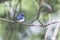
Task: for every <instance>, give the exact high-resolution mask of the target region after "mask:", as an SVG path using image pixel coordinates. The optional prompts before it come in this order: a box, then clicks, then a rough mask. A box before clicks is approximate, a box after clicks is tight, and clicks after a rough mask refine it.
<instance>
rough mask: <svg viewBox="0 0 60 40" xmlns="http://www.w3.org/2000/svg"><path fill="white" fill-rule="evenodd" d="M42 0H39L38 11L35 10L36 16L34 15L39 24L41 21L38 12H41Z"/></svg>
mask: <svg viewBox="0 0 60 40" xmlns="http://www.w3.org/2000/svg"><path fill="white" fill-rule="evenodd" d="M42 1H43V0H39V10H38V12H37V17H36V19H38V21H39V23H40V24H41V25H43V23H42V22H41V21H40V20H39V16H40V12H41V7H42V5H41V4H42Z"/></svg>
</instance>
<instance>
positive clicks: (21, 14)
mask: <svg viewBox="0 0 60 40" xmlns="http://www.w3.org/2000/svg"><path fill="white" fill-rule="evenodd" d="M24 20H25V17H24V13H20V14H19V15H18V16H17V22H24Z"/></svg>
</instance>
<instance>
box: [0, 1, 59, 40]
mask: <svg viewBox="0 0 60 40" xmlns="http://www.w3.org/2000/svg"><path fill="white" fill-rule="evenodd" d="M39 1H41V0H0V18H5V19H10V20H14V21H15V19H16V16H17V15H18V14H19V13H20V12H23V13H24V15H25V18H26V19H25V22H26V23H28V24H29V23H31V24H32V23H33V21H34V19H35V18H36V16H37V11H38V9H39ZM44 1H45V2H46V3H47V4H49V5H50V6H51V7H52V12H48V9H47V8H46V7H45V6H44V5H43V4H42V5H43V6H42V8H41V11H40V16H39V20H41V22H42V23H43V24H46V23H47V22H48V21H49V20H51V19H55V18H58V19H59V18H60V0H44ZM6 2H8V3H9V2H10V6H11V7H16V9H15V12H14V15H15V16H14V17H12V18H11V17H10V15H9V11H10V9H8V6H6V4H5V3H6ZM8 3H7V5H8ZM11 15H13V14H12V13H11ZM39 29H40V28H39ZM35 30H37V29H35ZM44 32H45V31H42V32H41V31H40V32H39V33H37V34H33V33H32V30H31V29H30V26H26V25H22V24H19V23H11V22H7V21H3V20H0V40H44ZM19 33H20V34H19ZM19 35H20V36H19ZM57 40H60V32H58V35H57Z"/></svg>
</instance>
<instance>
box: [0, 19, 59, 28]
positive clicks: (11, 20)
mask: <svg viewBox="0 0 60 40" xmlns="http://www.w3.org/2000/svg"><path fill="white" fill-rule="evenodd" d="M0 20H3V21H7V22H12V23H15V21H13V20H8V19H4V18H0ZM58 22H60V21H55V22H52V23H48V24H45V25H43V26H42V25H36V24H35V25H34V24H28V23H20V22H16V23H20V24H23V25H26V26H42V27H46V26H49V25H52V24H55V23H58Z"/></svg>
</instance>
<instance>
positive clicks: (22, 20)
mask: <svg viewBox="0 0 60 40" xmlns="http://www.w3.org/2000/svg"><path fill="white" fill-rule="evenodd" d="M24 20H25V18H23V19H21V20H18V21H17V22H24Z"/></svg>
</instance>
